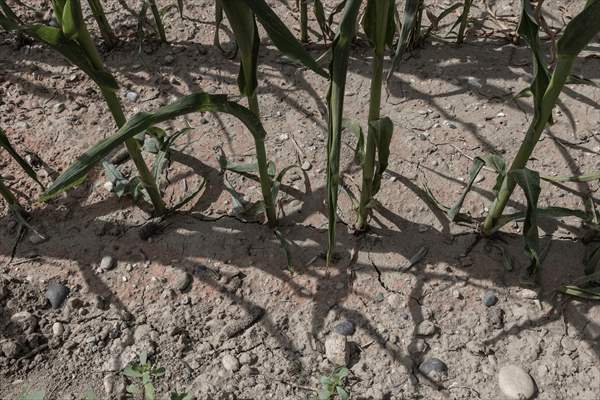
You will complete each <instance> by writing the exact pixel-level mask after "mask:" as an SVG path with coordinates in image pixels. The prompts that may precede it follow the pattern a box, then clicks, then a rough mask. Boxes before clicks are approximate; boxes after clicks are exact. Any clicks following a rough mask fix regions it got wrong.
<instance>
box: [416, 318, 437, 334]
mask: <svg viewBox="0 0 600 400" xmlns="http://www.w3.org/2000/svg"><path fill="white" fill-rule="evenodd" d="M434 333H435V325H434V324H433V322H431V321H423V322H421V323H420V324H419V325H418V326H417V336H431V335H433V334H434Z"/></svg>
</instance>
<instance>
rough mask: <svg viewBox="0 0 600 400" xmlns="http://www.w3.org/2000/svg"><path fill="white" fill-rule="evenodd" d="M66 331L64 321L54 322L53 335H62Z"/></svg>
mask: <svg viewBox="0 0 600 400" xmlns="http://www.w3.org/2000/svg"><path fill="white" fill-rule="evenodd" d="M64 332H65V327H64V326H63V324H62V322H55V323H54V324H52V335H53V336H54V337H60V336H62V334H63V333H64Z"/></svg>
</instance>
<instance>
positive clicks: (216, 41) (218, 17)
mask: <svg viewBox="0 0 600 400" xmlns="http://www.w3.org/2000/svg"><path fill="white" fill-rule="evenodd" d="M222 23H223V5H222V4H221V0H215V33H214V36H213V45H214V46H215V47H216V48H217V49H218V50H219V51H220V52H221V53H222V54H223V55H224V56H225V57H227V58H234V57H235V56H236V55H237V51H238V47H237V43H235V42H234V47H233V49H231V50H230V51H226V50H225V49H224V48H223V46H221V39H220V38H219V35H220V32H221V24H222Z"/></svg>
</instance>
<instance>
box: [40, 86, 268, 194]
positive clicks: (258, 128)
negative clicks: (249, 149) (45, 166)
mask: <svg viewBox="0 0 600 400" xmlns="http://www.w3.org/2000/svg"><path fill="white" fill-rule="evenodd" d="M201 111H212V112H224V113H228V114H232V115H234V116H235V117H237V118H238V119H239V120H240V121H241V122H242V123H243V124H244V125H246V126H247V127H248V129H249V130H250V132H251V133H252V135H253V136H254V137H255V138H261V139H263V138H264V136H265V131H264V128H263V127H262V125H261V123H260V121H259V120H258V119H257V117H256V116H255V115H254V114H252V113H251V112H250V111H249V110H248V109H246V108H244V107H242V106H240V105H239V104H236V103H234V102H230V101H228V100H227V96H224V95H210V94H207V93H195V94H191V95H188V96H184V97H182V98H180V99H179V100H177V101H176V102H174V103H172V104H169V105H167V106H165V107H162V108H160V109H158V110H157V111H156V112H154V113H147V112H141V113H138V114H136V115H134V116H133V117H132V118H130V119H129V120H128V121H127V123H126V124H125V125H123V127H121V129H119V130H118V131H117V132H116V133H115V134H114V135H113V136H110V137H108V138H106V139H104V140H102V141H101V142H99V143H97V144H96V145H94V146H93V147H92V148H91V149H89V150H88V151H86V152H85V153H84V154H83V155H82V156H81V157H79V158H78V159H77V160H76V161H75V162H74V163H73V164H72V165H71V166H70V167H69V168H68V169H67V170H66V171H65V172H64V173H62V174H61V175H60V176H59V177H58V178H57V179H56V181H55V182H53V183H52V185H51V186H50V187H49V188H48V190H47V191H46V192H45V193H44V195H43V196H42V200H43V201H46V200H48V199H50V198H52V197H53V196H55V195H57V194H58V193H60V192H63V191H65V190H67V189H69V188H71V187H73V186H76V185H77V184H79V183H80V182H82V181H83V180H84V179H85V177H86V174H87V172H88V171H89V170H90V169H92V168H93V167H94V166H95V165H96V164H97V163H99V162H100V161H101V160H102V159H103V158H104V157H106V156H108V155H109V154H110V153H111V152H112V151H113V150H114V149H116V148H117V147H119V146H120V145H122V144H123V143H124V142H125V141H126V140H127V139H129V138H132V137H134V136H135V135H137V134H138V133H140V132H144V131H145V130H146V129H148V128H149V127H151V126H154V125H156V124H159V123H161V122H164V121H168V120H171V119H173V118H176V117H178V116H181V115H185V114H189V113H192V112H201Z"/></svg>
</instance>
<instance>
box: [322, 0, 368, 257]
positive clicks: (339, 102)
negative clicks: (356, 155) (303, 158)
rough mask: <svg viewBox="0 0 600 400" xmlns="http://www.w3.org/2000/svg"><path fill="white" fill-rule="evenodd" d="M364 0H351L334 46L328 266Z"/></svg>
mask: <svg viewBox="0 0 600 400" xmlns="http://www.w3.org/2000/svg"><path fill="white" fill-rule="evenodd" d="M361 3H362V2H361V0H347V1H346V4H345V7H344V11H343V14H342V18H341V21H340V25H339V27H338V32H337V34H336V36H335V38H334V40H333V43H332V56H331V64H330V66H329V76H330V78H329V79H330V81H329V91H328V93H327V106H328V124H327V206H328V214H329V215H328V216H329V224H328V225H329V226H328V247H327V264H329V263H330V262H331V260H332V256H333V250H334V247H335V228H336V222H337V202H338V189H339V184H340V147H341V137H342V127H343V115H344V92H345V89H346V74H347V72H348V57H349V55H350V45H351V44H352V40H353V39H354V36H355V35H356V20H357V18H358V11H359V9H360V5H361Z"/></svg>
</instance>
